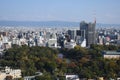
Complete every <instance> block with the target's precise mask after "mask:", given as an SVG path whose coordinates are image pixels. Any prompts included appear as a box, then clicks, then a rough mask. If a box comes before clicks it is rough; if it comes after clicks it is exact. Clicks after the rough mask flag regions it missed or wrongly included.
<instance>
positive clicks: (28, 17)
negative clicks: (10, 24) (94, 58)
mask: <svg viewBox="0 0 120 80" xmlns="http://www.w3.org/2000/svg"><path fill="white" fill-rule="evenodd" d="M119 2H120V1H119V0H114V1H113V0H105V1H104V0H99V1H98V0H92V1H88V0H74V1H73V0H59V1H56V0H51V1H50V0H19V1H18V0H0V11H1V12H0V20H8V21H71V22H81V21H82V20H85V21H87V22H93V21H94V19H95V17H96V20H97V22H98V23H108V24H119V23H120V16H119V14H120V10H118V8H119V7H120V5H119Z"/></svg>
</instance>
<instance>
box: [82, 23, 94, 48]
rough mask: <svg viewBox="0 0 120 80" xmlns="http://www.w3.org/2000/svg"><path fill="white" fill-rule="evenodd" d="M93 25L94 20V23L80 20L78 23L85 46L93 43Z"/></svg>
mask: <svg viewBox="0 0 120 80" xmlns="http://www.w3.org/2000/svg"><path fill="white" fill-rule="evenodd" d="M95 25H96V21H95V22H94V23H86V22H85V21H82V22H81V23H80V30H81V32H83V33H82V34H81V36H82V37H84V38H86V42H87V44H86V45H87V46H88V47H89V46H90V45H91V44H95V42H96V40H95Z"/></svg>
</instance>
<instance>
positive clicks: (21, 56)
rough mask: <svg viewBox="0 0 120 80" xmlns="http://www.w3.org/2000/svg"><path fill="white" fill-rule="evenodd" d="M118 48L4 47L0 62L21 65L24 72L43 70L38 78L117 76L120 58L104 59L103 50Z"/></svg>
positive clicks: (93, 46)
mask: <svg viewBox="0 0 120 80" xmlns="http://www.w3.org/2000/svg"><path fill="white" fill-rule="evenodd" d="M118 49H120V47H116V46H105V47H104V46H99V45H91V48H90V49H86V48H82V47H80V46H76V47H75V48H74V49H51V48H48V47H38V46H35V47H28V46H21V47H19V46H14V47H13V48H11V49H8V50H6V51H5V53H4V55H3V57H2V58H1V59H0V65H1V66H3V67H4V66H10V67H12V68H20V69H21V70H22V76H30V75H35V72H42V73H43V74H44V75H43V76H37V77H36V80H39V79H44V80H53V79H55V78H57V77H58V76H63V75H64V74H65V73H73V74H78V75H79V76H80V77H83V78H96V77H98V76H103V77H106V78H109V77H111V78H115V77H118V76H120V60H107V59H104V58H103V56H102V54H101V51H102V50H118ZM59 53H62V54H63V55H64V56H63V58H59V57H58V54H59Z"/></svg>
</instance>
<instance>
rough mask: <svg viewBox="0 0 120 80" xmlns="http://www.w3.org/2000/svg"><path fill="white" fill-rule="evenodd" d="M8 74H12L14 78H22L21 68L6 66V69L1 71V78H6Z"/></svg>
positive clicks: (3, 79) (2, 79) (0, 79)
mask: <svg viewBox="0 0 120 80" xmlns="http://www.w3.org/2000/svg"><path fill="white" fill-rule="evenodd" d="M7 76H12V78H13V79H17V78H21V77H22V76H21V70H20V69H11V68H10V67H5V70H1V71H0V80H5V78H6V77H7Z"/></svg>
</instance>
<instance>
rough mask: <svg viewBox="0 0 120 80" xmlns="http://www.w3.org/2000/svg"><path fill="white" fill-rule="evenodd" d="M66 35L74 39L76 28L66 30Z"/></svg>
mask: <svg viewBox="0 0 120 80" xmlns="http://www.w3.org/2000/svg"><path fill="white" fill-rule="evenodd" d="M68 35H69V36H70V39H72V40H75V37H76V30H68Z"/></svg>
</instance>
